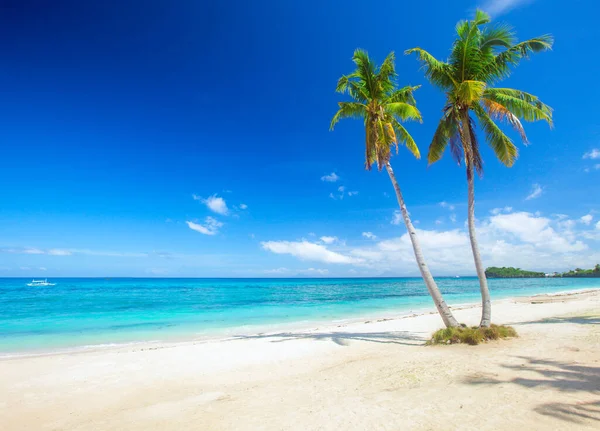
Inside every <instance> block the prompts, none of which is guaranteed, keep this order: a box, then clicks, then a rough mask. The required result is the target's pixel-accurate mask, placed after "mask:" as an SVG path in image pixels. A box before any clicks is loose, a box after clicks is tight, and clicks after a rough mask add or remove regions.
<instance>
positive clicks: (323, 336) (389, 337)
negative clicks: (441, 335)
mask: <svg viewBox="0 0 600 431" xmlns="http://www.w3.org/2000/svg"><path fill="white" fill-rule="evenodd" d="M235 338H236V339H240V340H249V339H270V340H271V342H273V343H281V342H283V341H290V340H315V341H332V342H334V343H335V344H338V345H340V346H347V345H348V344H349V343H350V341H368V342H371V343H383V344H402V345H406V346H422V345H424V344H425V341H426V340H427V339H426V338H425V337H422V336H418V335H416V334H414V333H412V332H408V331H391V332H356V333H353V332H315V333H311V332H282V333H277V334H257V335H239V336H236V337H235Z"/></svg>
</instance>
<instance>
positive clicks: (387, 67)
mask: <svg viewBox="0 0 600 431" xmlns="http://www.w3.org/2000/svg"><path fill="white" fill-rule="evenodd" d="M395 60H396V55H395V54H394V51H392V52H390V53H389V54H388V56H387V57H386V58H385V60H384V61H383V63H381V66H380V67H379V71H378V72H377V74H376V80H377V85H378V90H379V91H381V93H382V94H387V93H389V92H390V91H392V90H393V89H394V78H395V77H396V67H395V64H394V62H395Z"/></svg>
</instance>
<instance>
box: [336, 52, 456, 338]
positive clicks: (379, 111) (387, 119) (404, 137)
mask: <svg viewBox="0 0 600 431" xmlns="http://www.w3.org/2000/svg"><path fill="white" fill-rule="evenodd" d="M352 60H353V61H354V63H355V64H356V70H355V71H354V72H352V73H351V74H350V75H345V76H342V77H341V78H340V79H339V81H338V83H337V88H336V91H337V92H338V93H348V94H349V95H350V97H351V98H352V101H351V102H339V108H340V109H339V110H338V112H337V113H336V114H335V116H334V117H333V119H332V120H331V126H330V129H331V130H333V128H334V126H335V125H336V124H337V122H338V121H339V120H341V119H342V118H361V119H363V120H364V122H365V129H366V161H365V167H366V168H367V169H368V170H370V169H371V166H372V165H373V164H374V163H376V164H377V168H378V169H379V170H381V169H382V167H385V169H386V171H387V173H388V175H389V176H390V180H391V181H392V184H393V185H394V190H395V191H396V198H397V199H398V204H399V205H400V210H401V212H402V217H403V218H404V223H405V224H406V229H407V230H408V234H409V237H410V240H411V242H412V246H413V250H414V252H415V258H416V260H417V263H418V265H419V269H420V271H421V275H422V276H423V280H424V281H425V285H426V286H427V290H428V291H429V294H430V295H431V297H432V298H433V301H434V303H435V306H436V307H437V310H438V312H439V313H440V316H441V317H442V320H443V321H444V324H445V325H446V326H448V327H450V326H458V322H457V321H456V319H455V318H454V316H453V315H452V312H451V311H450V309H449V308H448V305H447V304H446V302H445V301H444V298H443V297H442V294H441V292H440V290H439V289H438V287H437V285H436V283H435V280H434V279H433V277H432V275H431V272H429V268H428V267H427V264H426V263H425V260H424V258H423V252H422V251H421V246H420V244H419V241H418V239H417V232H416V230H415V228H414V226H413V224H412V222H411V220H410V216H409V214H408V211H407V210H406V205H405V204H404V198H403V197H402V192H401V191H400V186H399V185H398V181H396V176H395V175H394V171H393V170H392V166H391V165H390V157H391V151H392V146H395V147H396V152H398V143H403V144H405V145H406V147H407V148H408V149H409V150H410V152H411V153H412V154H413V155H414V156H415V157H416V158H420V157H421V155H420V153H419V148H418V147H417V144H416V143H415V141H414V139H413V138H412V136H410V134H409V133H408V131H407V130H406V129H405V128H404V127H403V126H402V124H400V122H401V121H406V120H418V121H420V120H421V113H420V112H419V110H418V109H417V108H416V101H415V98H414V96H413V92H414V91H415V90H416V89H417V88H419V87H410V86H409V87H404V88H401V89H397V88H396V84H395V78H396V76H397V74H396V70H395V65H394V60H395V56H394V53H393V52H391V53H390V54H389V55H388V56H387V57H386V59H385V60H384V62H383V63H382V64H381V66H380V67H376V66H375V64H373V62H371V60H370V59H369V56H368V54H367V53H366V52H365V51H363V50H360V49H357V50H356V51H355V52H354V56H353V57H352Z"/></svg>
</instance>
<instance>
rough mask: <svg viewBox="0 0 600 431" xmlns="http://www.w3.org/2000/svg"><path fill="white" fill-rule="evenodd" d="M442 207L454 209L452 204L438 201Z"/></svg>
mask: <svg viewBox="0 0 600 431" xmlns="http://www.w3.org/2000/svg"><path fill="white" fill-rule="evenodd" d="M440 206H441V207H442V208H448V210H449V211H454V205H450V204H449V203H448V202H444V201H442V202H440Z"/></svg>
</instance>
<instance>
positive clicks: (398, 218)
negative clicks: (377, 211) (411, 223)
mask: <svg viewBox="0 0 600 431" xmlns="http://www.w3.org/2000/svg"><path fill="white" fill-rule="evenodd" d="M391 223H392V224H400V223H402V212H401V211H400V210H395V211H394V214H393V215H392V221H391Z"/></svg>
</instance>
